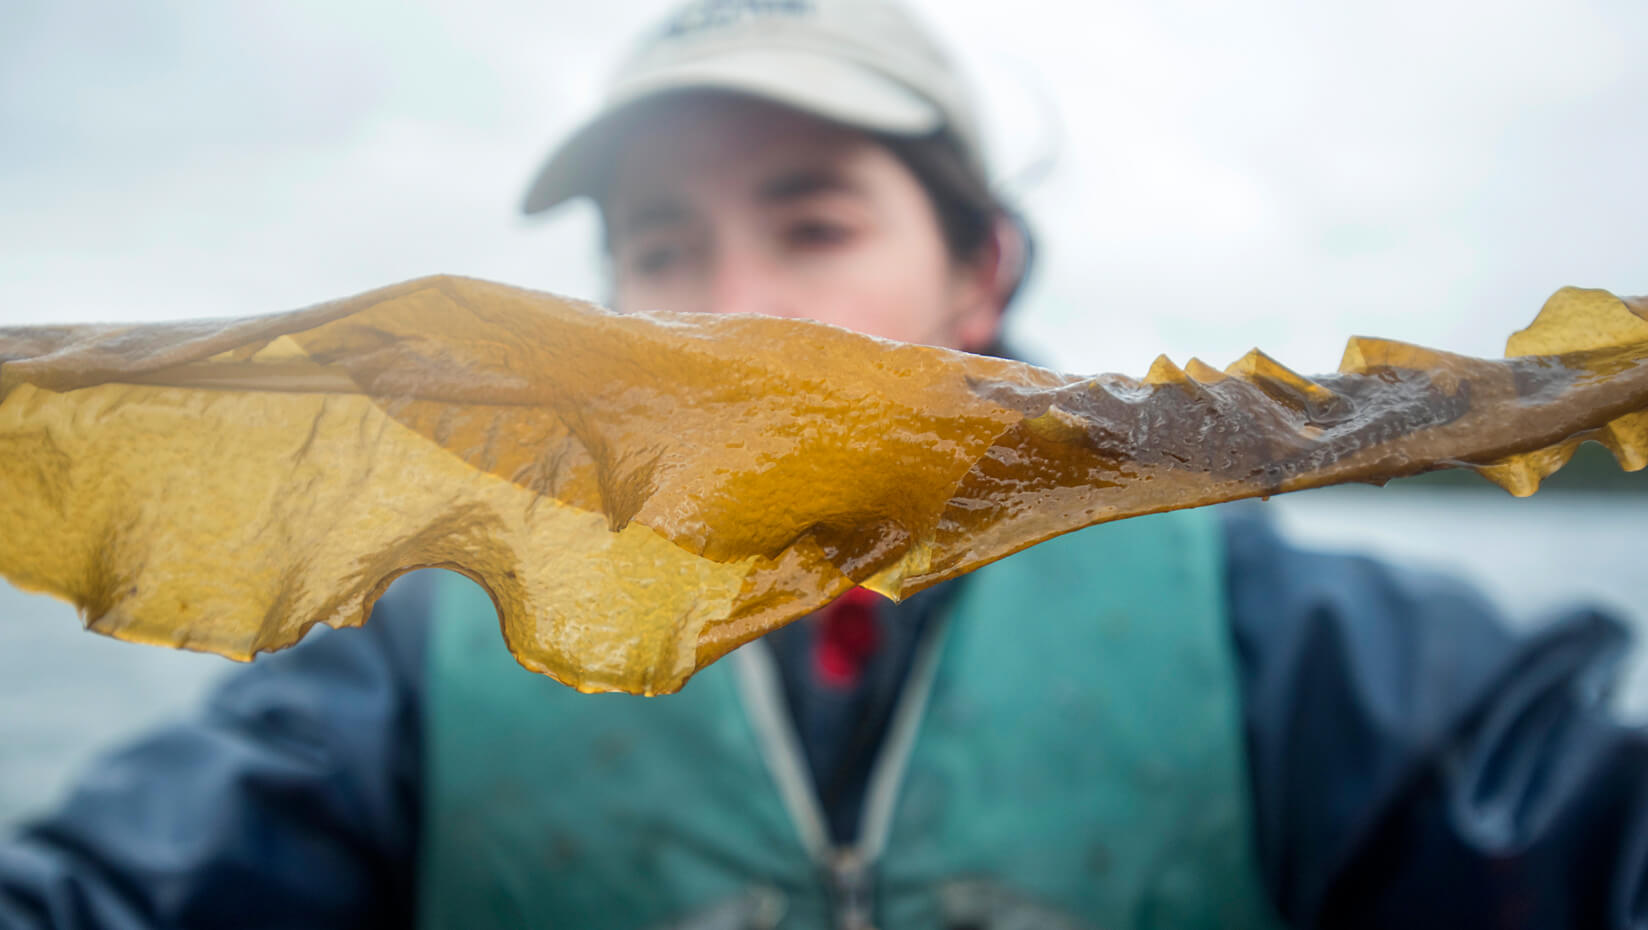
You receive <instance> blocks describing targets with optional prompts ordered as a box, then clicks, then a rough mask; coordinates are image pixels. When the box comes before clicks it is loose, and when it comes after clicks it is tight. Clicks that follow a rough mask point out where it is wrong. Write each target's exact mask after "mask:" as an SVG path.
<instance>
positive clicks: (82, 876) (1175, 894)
mask: <svg viewBox="0 0 1648 930" xmlns="http://www.w3.org/2000/svg"><path fill="white" fill-rule="evenodd" d="M577 197H589V198H593V199H594V200H595V202H596V203H597V204H598V205H599V207H600V210H601V215H602V218H603V221H604V228H605V236H606V246H607V249H608V252H609V254H610V256H611V267H612V276H613V281H612V283H613V290H612V294H613V299H614V303H615V304H616V306H617V307H618V308H619V309H621V310H640V309H666V310H676V311H693V312H705V313H756V314H765V315H773V316H785V317H796V318H806V319H813V320H819V321H823V322H827V323H834V324H837V325H840V326H843V327H847V328H850V329H854V330H858V331H860V332H863V333H866V334H869V335H874V336H881V337H885V338H888V339H895V340H901V341H906V342H915V343H925V344H930V345H937V346H944V347H948V348H954V349H961V350H965V351H970V352H987V353H1006V352H1007V350H1006V348H1005V347H1004V346H1003V344H1002V342H1001V339H1000V334H1001V323H1002V316H1003V314H1004V313H1005V312H1006V310H1007V307H1008V305H1009V304H1010V303H1011V302H1012V300H1013V297H1014V295H1015V294H1016V293H1017V291H1018V289H1019V287H1020V285H1021V284H1022V282H1023V281H1024V278H1025V275H1026V274H1027V273H1028V272H1029V270H1030V267H1031V264H1032V261H1031V259H1032V256H1033V253H1034V249H1033V248H1032V245H1031V237H1030V233H1029V230H1028V228H1027V226H1026V224H1025V223H1024V222H1023V221H1022V220H1021V219H1020V218H1019V217H1018V216H1017V214H1016V213H1015V212H1014V210H1013V209H1012V208H1011V206H1010V205H1009V204H1007V203H1004V202H1003V201H1002V200H1001V199H1000V198H999V197H998V196H997V195H996V193H995V192H994V191H993V190H992V189H991V187H990V184H989V182H988V174H987V172H986V169H985V166H984V159H983V157H982V153H981V148H980V142H979V130H978V127H977V125H976V121H975V116H974V112H973V109H972V105H971V102H970V100H969V97H968V94H967V92H966V89H965V86H964V84H963V82H962V79H961V76H960V74H959V73H958V71H957V69H956V68H955V67H954V65H953V64H952V63H951V62H950V61H949V60H948V59H947V58H946V57H945V55H944V53H943V52H942V51H941V50H940V49H939V48H938V47H937V46H936V45H935V43H934V42H933V41H932V39H931V38H930V37H929V36H928V35H927V33H926V32H925V31H924V30H923V29H921V28H920V26H919V24H917V23H916V22H915V21H914V20H913V19H912V18H911V17H910V15H909V14H908V13H907V12H905V11H904V10H903V9H902V8H900V7H898V6H896V5H893V4H891V3H884V2H874V0H702V2H697V3H693V4H690V5H688V6H687V7H685V8H683V9H681V10H679V11H677V12H676V13H674V14H673V15H672V16H670V17H669V18H668V19H667V21H666V22H665V23H664V24H663V25H662V26H660V27H658V28H656V29H654V30H652V31H650V32H648V33H647V36H646V38H645V39H644V40H643V41H642V43H641V44H640V46H639V47H638V50H637V51H636V53H635V55H634V56H633V57H632V58H631V59H630V60H629V61H628V62H627V63H626V64H625V65H624V67H623V68H622V69H621V70H620V72H619V74H618V76H617V77H616V79H615V81H614V83H613V86H612V88H611V91H610V94H609V98H608V102H607V105H606V106H605V107H604V109H603V110H602V111H601V112H600V113H599V114H598V115H596V117H595V118H593V119H592V120H591V121H590V122H589V123H587V124H586V125H585V126H584V127H583V128H582V129H580V130H579V131H578V132H577V133H575V134H574V135H573V136H572V137H571V138H569V139H568V140H567V141H566V142H565V143H563V144H562V145H561V146H560V147H558V148H557V149H556V150H555V151H554V152H553V153H552V155H551V156H550V158H549V159H548V161H547V163H546V164H545V165H544V167H543V169H542V171H541V172H540V173H539V174H538V176H537V177H536V179H535V180H534V182H533V183H532V185H531V188H530V190H529V192H528V195H527V198H526V203H525V209H526V210H527V212H529V213H536V212H540V211H544V210H548V209H552V208H554V207H556V206H557V205H559V204H562V203H564V202H566V201H568V200H570V199H573V198H577ZM376 613H377V616H376V617H375V618H374V620H373V622H371V623H369V624H368V625H367V626H366V627H364V628H363V629H359V630H344V631H337V632H324V633H321V634H319V635H315V636H311V637H310V638H309V639H308V640H306V641H305V642H304V643H303V644H302V645H300V646H298V647H297V648H294V649H292V650H289V651H286V652H283V653H280V654H277V655H274V656H270V657H267V658H265V659H264V660H262V661H260V662H258V663H257V664H256V665H254V666H253V667H251V668H249V669H246V670H245V671H243V672H241V673H240V674H238V675H236V676H235V677H233V678H232V679H231V680H230V681H228V682H227V683H226V684H225V685H224V686H223V687H222V688H221V690H220V691H219V692H218V693H217V694H216V695H215V696H214V697H213V699H212V700H211V702H210V704H209V705H208V707H207V708H206V709H205V711H204V712H203V713H202V714H201V715H200V716H199V718H198V719H195V720H193V721H191V722H188V723H185V724H181V725H178V726H176V727H173V728H170V729H168V730H164V731H162V732H159V733H156V734H153V735H151V736H149V737H147V738H146V739H144V740H142V741H141V742H138V743H137V744H135V745H133V746H131V747H129V748H128V749H126V750H124V751H123V752H121V753H120V754H118V755H115V756H113V757H111V758H109V759H108V760H106V762H105V764H104V765H103V766H102V767H100V769H99V770H98V771H97V772H95V773H93V774H92V775H91V776H89V777H88V778H87V780H86V781H85V782H83V783H82V784H81V785H80V786H79V787H78V788H77V790H76V791H75V792H74V793H73V794H72V795H71V796H70V797H69V799H68V801H67V802H66V803H65V804H64V806H63V807H62V809H61V810H59V811H57V812H55V813H53V814H51V815H50V816H48V817H46V818H44V819H42V820H40V821H38V822H36V823H34V824H32V825H31V826H29V827H28V828H27V829H26V830H25V831H24V832H22V833H21V834H20V835H18V836H17V837H15V838H14V839H11V840H9V841H6V842H5V843H3V844H0V927H5V928H11V927H17V928H24V927H65V928H67V927H108V928H117V927H194V926H201V927H207V926H212V927H216V926H237V927H257V926H269V927H277V926H278V927H291V926H301V927H314V928H322V927H367V926H374V927H375V926H382V927H392V926H410V925H413V924H420V925H423V926H430V927H439V926H461V927H466V928H468V927H492V926H498V927H504V926H509V927H515V926H567V927H578V928H601V927H612V928H636V930H649V928H660V930H661V928H669V927H674V928H689V927H690V928H746V927H748V928H753V927H794V928H809V927H819V928H822V927H838V928H866V927H883V928H923V927H935V928H936V927H942V928H958V930H959V928H964V927H965V928H990V927H1002V928H1005V927H1018V928H1069V927H1112V928H1114V927H1176V926H1187V927H1188V926H1251V927H1259V926H1291V927H1300V928H1306V927H1347V926H1389V925H1403V926H1409V927H1419V926H1446V927H1457V926H1482V927H1490V926H1494V927H1631V926H1641V925H1644V924H1648V901H1645V900H1644V896H1643V892H1642V891H1641V889H1642V888H1643V887H1645V883H1644V878H1645V876H1648V779H1645V778H1644V777H1643V776H1644V774H1645V773H1648V738H1645V737H1644V735H1643V734H1642V733H1640V732H1638V731H1636V730H1633V729H1629V728H1627V727H1624V726H1622V725H1620V724H1619V723H1617V722H1615V721H1614V720H1613V719H1612V718H1611V717H1610V715H1609V713H1608V711H1607V708H1606V705H1605V701H1604V695H1605V693H1606V686H1607V683H1608V681H1609V679H1610V675H1611V673H1612V670H1613V667H1614V665H1615V663H1616V662H1617V660H1618V659H1619V657H1620V656H1621V655H1622V653H1623V651H1624V650H1625V648H1626V645H1627V642H1626V637H1625V634H1624V633H1623V631H1622V629H1621V627H1620V626H1619V625H1618V624H1617V623H1616V622H1614V621H1613V620H1611V619H1609V618H1607V617H1604V616H1601V615H1598V614H1596V613H1593V612H1585V611H1579V612H1575V613H1572V614H1570V615H1568V616H1565V617H1561V618H1558V619H1557V620H1556V621H1554V622H1553V623H1551V624H1549V625H1547V626H1546V627H1544V628H1542V629H1540V630H1539V631H1537V632H1535V633H1533V634H1532V635H1528V636H1515V635H1512V634H1511V633H1509V632H1508V631H1507V630H1506V629H1505V628H1504V626H1503V625H1502V624H1501V623H1500V622H1499V620H1498V619H1497V618H1496V617H1495V616H1494V614H1493V612H1492V610H1491V609H1490V608H1489V607H1487V606H1486V605H1485V604H1484V603H1483V602H1482V601H1481V600H1480V599H1479V598H1478V597H1477V596H1476V595H1475V594H1473V593H1472V592H1470V591H1469V590H1466V589H1464V588H1462V587H1460V586H1459V585H1456V584H1453V583H1450V582H1448V581H1446V580H1444V579H1437V578H1432V577H1420V576H1415V575H1412V574H1407V573H1403V572H1399V571H1396V570H1394V569H1391V568H1389V567H1386V566H1382V565H1380V564H1377V563H1375V562H1372V561H1369V560H1366V559H1361V558H1355V557H1348V556H1339V555H1325V554H1319V553H1312V552H1306V551H1301V550H1298V549H1295V548H1292V547H1290V546H1289V545H1288V544H1286V543H1285V542H1284V541H1282V540H1281V539H1280V538H1279V537H1278V535H1277V534H1276V533H1275V532H1274V531H1273V530H1272V529H1271V528H1270V527H1268V526H1267V525H1266V524H1265V523H1264V522H1263V521H1262V520H1261V519H1259V518H1258V517H1257V516H1256V515H1255V514H1253V513H1252V512H1251V511H1240V510H1231V511H1228V512H1217V513H1213V512H1207V511H1189V512H1184V513H1175V514H1165V515H1160V516H1156V517H1147V518H1140V519H1135V520H1129V521H1125V522H1121V523H1117V524H1112V525H1106V526H1100V527H1096V528H1093V529H1090V530H1085V531H1081V532H1078V533H1073V534H1070V535H1068V536H1064V537H1060V538H1058V539H1055V540H1051V541H1049V542H1047V543H1044V544H1042V545H1039V546H1036V547H1033V548H1031V549H1028V550H1026V551H1024V552H1022V553H1020V554H1019V555H1016V556H1013V557H1010V558H1008V559H1005V560H1003V561H1001V562H999V563H996V564H993V565H990V566H987V567H985V568H983V569H980V570H979V571H978V572H976V573H974V574H972V575H968V576H964V577H962V578H958V579H955V580H952V581H949V582H945V583H943V584H941V585H938V586H936V587H934V588H931V589H929V590H927V591H924V592H922V593H920V594H918V595H917V596H915V597H912V598H910V599H908V600H906V601H904V602H902V603H899V604H893V603H890V602H887V601H885V600H882V599H880V598H878V597H876V596H875V595H871V594H869V593H867V592H863V591H853V592H850V593H849V594H847V595H846V596H844V597H842V598H841V599H839V600H838V601H836V602H835V603H834V604H832V605H831V606H830V607H829V608H828V609H826V610H824V611H822V612H820V613H819V614H817V615H814V616H812V617H809V618H807V619H806V620H803V621H799V622H797V623H794V624H792V625H790V626H788V627H785V628H783V629H782V630H779V631H777V632H776V633H774V634H772V635H770V636H768V637H767V638H766V639H764V640H762V641H758V642H757V643H754V644H751V645H750V646H748V647H746V648H744V649H742V650H740V651H739V652H737V653H735V654H734V655H733V656H730V657H729V658H728V659H727V660H724V661H722V662H720V663H718V664H717V665H715V666H713V667H710V668H708V669H705V670H704V671H703V672H701V673H700V674H699V675H698V676H697V678H698V680H695V681H693V682H692V683H690V684H689V686H688V687H687V688H685V689H684V690H683V691H682V692H681V693H679V694H677V695H672V696H668V697H662V698H653V699H644V698H635V697H628V696H584V695H579V694H575V693H573V692H572V691H571V690H570V689H566V688H563V687H561V686H560V685H558V684H556V683H554V682H552V681H550V680H548V679H546V678H543V677H541V676H534V675H531V674H529V673H527V672H526V671H524V670H522V669H521V668H520V667H519V666H517V665H516V664H515V663H514V661H513V660H512V659H511V658H510V656H509V655H508V653H507V652H506V651H505V649H504V646H503V643H502V642H501V640H500V639H499V637H498V635H497V632H496V630H497V627H496V624H495V623H494V622H493V620H492V605H491V603H490V602H489V601H488V599H487V598H486V597H485V595H484V594H483V593H481V592H480V591H479V590H478V589H477V588H475V587H473V586H472V585H469V584H468V583H467V582H465V581H463V580H462V579H459V578H457V577H455V576H452V575H448V574H444V573H437V572H421V573H417V574H414V575H411V576H407V577H406V578H404V579H402V580H401V581H399V582H397V584H396V585H395V586H394V587H393V588H391V590H390V591H389V593H388V594H387V595H386V596H385V597H384V598H383V600H382V601H381V602H380V604H379V607H378V609H377V612H376Z"/></svg>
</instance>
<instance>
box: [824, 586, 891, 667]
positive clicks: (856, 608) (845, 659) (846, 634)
mask: <svg viewBox="0 0 1648 930" xmlns="http://www.w3.org/2000/svg"><path fill="white" fill-rule="evenodd" d="M880 601H881V596H880V595H878V594H876V593H875V592H874V591H868V590H865V589H864V588H853V589H852V590H851V591H848V592H847V593H846V594H843V595H841V596H840V597H838V598H836V599H835V601H833V602H832V603H831V604H830V606H828V607H826V608H824V610H823V611H822V612H821V615H820V617H819V626H818V637H817V639H816V640H815V641H814V646H813V667H814V669H815V670H816V671H817V672H818V678H819V680H820V681H822V682H823V683H824V684H825V685H827V686H829V687H831V688H839V689H842V690H845V689H847V688H851V687H853V686H854V685H856V684H858V680H859V679H860V678H861V677H863V674H864V665H865V663H867V662H868V661H869V660H870V657H871V656H873V655H875V652H876V650H877V649H879V648H880V647H881V627H880V626H879V625H878V624H877V622H876V607H877V605H878V604H879V603H880Z"/></svg>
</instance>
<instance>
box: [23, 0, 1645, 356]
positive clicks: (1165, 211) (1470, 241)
mask: <svg viewBox="0 0 1648 930" xmlns="http://www.w3.org/2000/svg"><path fill="white" fill-rule="evenodd" d="M668 5H669V4H661V3H659V2H655V0H605V2H602V3H593V4H592V3H570V2H554V0H531V2H527V0H508V2H498V3H484V2H439V3H438V2H433V0H421V2H414V0H394V2H389V0H362V2H347V3H339V2H331V0H318V2H290V0H283V2H280V3H273V2H269V3H263V2H236V3H223V2H221V0H194V2H156V0H148V2H144V3H141V4H138V3H131V2H129V0H77V2H73V3H61V2H50V0H21V2H19V0H8V2H7V3H6V4H4V6H3V7H0V325H12V324H20V323H38V322H57V321H65V322H66V321H77V320H90V319H158V318H165V317H177V316H220V315H242V314H249V313H261V312H268V311H276V310H284V309H290V308H294V307H298V306H303V305H305V304H308V303H312V302H315V301H318V300H322V299H327V298H331V297H337V296H342V295H345V294H349V293H353V292H356V291H360V290H365V289H367V288H371V287H375V286H378V285H382V284H387V283H390V282H393V281H396V280H400V279H403V278H408V277H413V276H416V275H421V274H427V273H432V272H439V271H446V272H456V273H463V274H471V275H478V276H482V277H488V278H494V279H498V280H503V281H508V282H511V283H516V284H522V285H528V286H532V287H538V288H544V289H547V290H555V291H561V292H564V293H569V294H573V295H577V296H582V297H589V298H596V299H598V298H599V297H600V296H601V291H602V285H601V280H602V279H601V275H600V268H599V264H598V255H597V252H596V250H595V244H594V242H593V238H592V231H593V226H592V223H591V220H590V217H589V215H588V214H587V212H585V211H584V210H582V209H573V210H571V211H569V212H566V213H563V214H561V215H558V216H555V217H553V218H551V219H550V220H548V221H528V220H525V219H523V218H521V217H519V216H518V215H517V214H516V212H515V211H516V205H517V204H518V202H519V198H520V195H521V193H522V190H523V188H524V186H525V183H526V181H527V180H528V178H529V176H530V175H531V174H532V172H533V170H534V169H535V168H536V164H537V160H538V159H539V158H540V157H541V156H542V154H543V153H544V152H545V151H546V150H547V149H548V147H549V146H550V144H551V143H552V142H553V141H555V140H556V139H557V138H558V137H560V135H561V134H563V133H564V132H566V131H567V130H568V129H570V128H571V127H572V126H574V125H575V124H576V123H577V121H578V120H579V119H580V118H581V117H582V116H584V115H587V114H588V113H589V112H590V111H591V109H593V107H594V106H595V102H596V97H597V94H598V91H599V88H600V86H601V82H602V80H603V78H604V76H605V74H606V73H607V72H608V70H609V69H610V67H611V66H612V64H613V63H614V59H615V58H616V57H617V56H618V55H619V54H621V52H622V51H623V50H624V49H625V47H626V46H627V44H628V42H629V41H630V39H631V38H632V35H633V33H634V31H635V30H636V29H638V28H639V27H640V26H642V25H644V24H646V23H649V22H650V21H652V20H653V19H654V18H655V17H656V15H657V14H658V12H659V11H660V10H662V9H664V8H665V7H667V6H668ZM918 6H919V7H921V8H922V9H923V10H924V11H925V13H926V14H927V19H928V20H929V21H931V22H933V23H934V24H935V25H936V26H938V27H939V28H940V30H941V32H943V33H944V34H945V36H946V37H947V38H948V39H949V41H950V45H951V46H952V47H953V48H954V49H955V50H956V52H957V53H958V54H959V55H960V56H961V57H962V58H963V59H964V60H966V61H969V62H970V63H971V64H972V66H973V68H972V70H973V72H974V74H975V80H976V83H977V84H978V85H979V87H980V90H981V93H982V95H983V98H984V100H985V104H986V121H987V125H988V126H989V127H990V134H991V143H992V145H993V147H994V156H995V161H996V171H997V173H998V174H999V175H1001V176H1002V177H1004V178H1007V177H1011V176H1014V175H1016V174H1019V173H1022V171H1023V169H1024V167H1025V166H1026V165H1027V164H1029V163H1030V162H1033V161H1035V160H1036V159H1037V158H1039V157H1040V156H1042V155H1044V154H1045V153H1047V152H1048V151H1050V150H1054V151H1056V152H1057V154H1058V161H1057V164H1056V167H1055V168H1054V170H1053V172H1052V173H1051V175H1050V176H1048V177H1047V178H1046V179H1045V180H1044V181H1042V182H1041V183H1040V184H1038V185H1035V186H1033V187H1031V188H1029V189H1028V190H1027V191H1025V192H1024V200H1025V203H1026V206H1027V207H1028V210H1029V213H1030V215H1031V217H1032V220H1033V222H1034V223H1035V224H1036V226H1037V227H1038V229H1039V232H1040V236H1041V240H1042V244H1043V257H1044V261H1043V263H1042V266H1041V268H1040V269H1039V274H1038V277H1037V279H1036V281H1035V284H1034V287H1033V288H1032V290H1031V291H1030V293H1029V294H1028V297H1027V299H1026V301H1025V303H1024V304H1023V305H1022V306H1021V307H1020V308H1019V310H1018V312H1017V313H1016V317H1015V320H1014V325H1015V327H1016V331H1017V333H1018V335H1019V337H1020V339H1021V341H1022V342H1023V343H1025V344H1026V345H1027V346H1028V347H1030V348H1031V349H1032V351H1034V352H1035V353H1037V354H1038V355H1039V356H1040V357H1041V358H1042V359H1044V360H1046V361H1048V362H1050V363H1052V364H1053V365H1054V366H1055V367H1062V368H1065V369H1069V370H1076V371H1094V370H1120V371H1126V372H1129V373H1132V374H1141V373H1142V372H1143V371H1144V369H1145V367H1146V366H1147V365H1148V363H1149V361H1150V359H1151V357H1153V356H1154V355H1155V354H1156V353H1157V352H1163V351H1165V352H1168V353H1169V354H1171V355H1173V356H1174V357H1175V358H1176V359H1178V360H1181V361H1182V360H1183V359H1184V358H1185V357H1186V356H1188V355H1190V354H1198V355H1201V356H1202V357H1204V358H1205V359H1207V360H1208V361H1210V362H1212V363H1214V364H1217V365H1221V366H1222V365H1223V364H1225V363H1227V362H1228V361H1230V360H1231V359H1233V358H1234V357H1236V356H1237V355H1239V354H1240V353H1241V352H1242V351H1244V350H1245V349H1247V348H1248V347H1250V346H1253V345H1259V346H1261V347H1263V348H1264V349H1266V350H1267V351H1269V352H1271V353H1272V354H1274V355H1276V356H1278V357H1279V358H1281V359H1282V360H1283V361H1284V362H1287V363H1289V364H1293V365H1294V366H1295V367H1298V368H1301V369H1306V370H1313V371H1314V370H1325V369H1329V368H1332V367H1333V366H1334V365H1336V364H1337V362H1338V355H1339V351H1340V348H1341V347H1342V345H1343V343H1344V339H1345V337H1346V336H1348V335H1350V334H1352V333H1367V334H1372V335H1383V336H1389V337H1393V338H1401V339H1407V340H1410V341H1416V342H1422V343H1426V344H1429V345H1434V346H1438V347H1442V348H1448V349H1452V350H1455V351H1464V352H1471V353H1475V354H1498V353H1499V351H1500V350H1501V349H1502V347H1503V342H1504V337H1505V336H1506V335H1507V334H1508V333H1509V332H1510V331H1511V330H1513V329H1515V328H1518V327H1520V326H1522V325H1525V324H1526V323H1527V321H1528V320H1529V319H1531V318H1532V315H1533V313H1534V312H1535V311H1536V310H1537V309H1538V307H1539V305H1540V303H1541V302H1542V301H1543V300H1544V298H1545V297H1546V296H1547V295H1548V294H1549V293H1550V292H1551V291H1552V290H1554V289H1556V288H1557V287H1559V286H1561V285H1564V284H1583V285H1592V286H1600V287H1607V288H1610V289H1613V290H1616V291H1624V292H1635V293H1644V292H1648V169H1645V162H1648V55H1644V54H1643V53H1642V50H1643V49H1644V48H1648V3H1644V2H1643V0H1493V2H1489V0H1386V2H1382V3H1378V4H1323V3H1314V2H1303V0H1298V2H1290V0H1241V2H1228V3H1221V2H1209V0H1136V2H1126V3H1119V2H1102V0H1101V2H1096V3H1083V4H1077V3H1070V2H1042V0H1016V2H1014V3H1011V4H1003V3H999V2H990V3H985V2H972V0H967V2H962V0H928V2H923V3H919V4H918Z"/></svg>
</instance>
